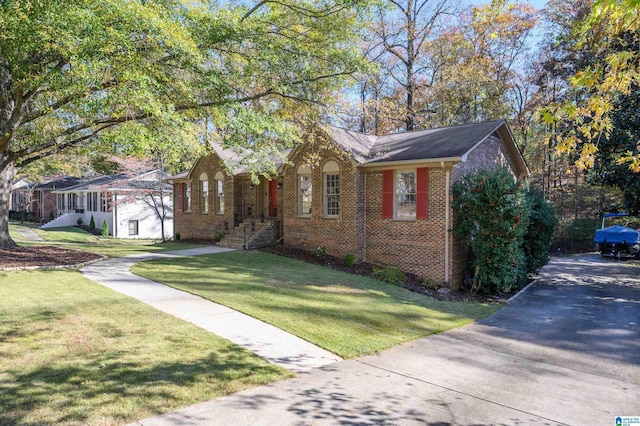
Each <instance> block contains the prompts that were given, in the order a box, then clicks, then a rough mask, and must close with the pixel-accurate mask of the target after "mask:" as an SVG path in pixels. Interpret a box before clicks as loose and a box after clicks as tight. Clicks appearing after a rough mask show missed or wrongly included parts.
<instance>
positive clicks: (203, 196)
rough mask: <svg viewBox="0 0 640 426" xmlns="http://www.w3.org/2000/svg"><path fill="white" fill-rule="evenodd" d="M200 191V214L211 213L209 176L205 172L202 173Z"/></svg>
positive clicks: (199, 182)
mask: <svg viewBox="0 0 640 426" xmlns="http://www.w3.org/2000/svg"><path fill="white" fill-rule="evenodd" d="M205 184H206V191H205ZM198 192H199V193H200V203H199V204H200V206H199V207H200V214H209V177H208V176H207V174H206V173H205V172H202V173H200V179H199V181H198Z"/></svg>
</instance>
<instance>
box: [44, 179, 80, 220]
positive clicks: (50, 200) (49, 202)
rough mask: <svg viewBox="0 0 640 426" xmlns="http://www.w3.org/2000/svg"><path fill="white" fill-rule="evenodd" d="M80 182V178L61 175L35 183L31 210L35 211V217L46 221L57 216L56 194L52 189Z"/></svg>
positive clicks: (58, 213)
mask: <svg viewBox="0 0 640 426" xmlns="http://www.w3.org/2000/svg"><path fill="white" fill-rule="evenodd" d="M80 182H82V180H81V179H80V178H77V177H75V176H62V177H57V178H52V179H48V180H46V181H45V182H43V183H40V184H37V185H36V186H35V188H34V191H33V199H34V202H33V206H34V207H33V212H34V213H36V215H37V218H39V219H40V221H41V222H46V221H48V220H49V219H50V218H51V217H53V218H56V217H58V216H59V215H60V212H58V209H57V206H56V195H55V194H54V193H53V191H55V190H60V189H64V188H68V187H70V186H73V185H77V184H78V183H80Z"/></svg>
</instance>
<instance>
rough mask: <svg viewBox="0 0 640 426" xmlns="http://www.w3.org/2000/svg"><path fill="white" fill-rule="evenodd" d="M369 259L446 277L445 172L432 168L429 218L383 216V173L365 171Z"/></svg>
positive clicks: (428, 275)
mask: <svg viewBox="0 0 640 426" xmlns="http://www.w3.org/2000/svg"><path fill="white" fill-rule="evenodd" d="M365 179H366V224H367V226H366V251H365V253H366V261H367V262H371V263H375V264H380V265H389V266H393V267H396V268H399V269H402V270H404V271H406V272H411V273H413V274H416V275H418V276H421V277H423V278H426V279H432V280H435V281H438V282H440V283H442V282H444V280H445V269H444V268H445V266H444V265H445V233H446V224H445V171H444V170H442V169H440V168H430V169H429V193H428V199H429V204H428V217H427V219H424V220H423V219H419V220H396V219H385V218H383V217H382V172H373V173H367V174H366V177H365Z"/></svg>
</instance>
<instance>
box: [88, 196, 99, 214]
mask: <svg viewBox="0 0 640 426" xmlns="http://www.w3.org/2000/svg"><path fill="white" fill-rule="evenodd" d="M87 211H90V212H97V211H98V193H97V192H89V193H88V194H87Z"/></svg>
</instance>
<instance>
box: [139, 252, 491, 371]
mask: <svg viewBox="0 0 640 426" xmlns="http://www.w3.org/2000/svg"><path fill="white" fill-rule="evenodd" d="M132 271H133V272H135V273H136V274H139V275H142V276H144V277H146V278H149V279H152V280H155V281H158V282H161V283H164V284H168V285H170V286H172V287H175V288H179V289H182V290H186V291H188V292H191V293H194V294H197V295H200V296H202V297H204V298H206V299H209V300H212V301H214V302H218V303H220V304H223V305H225V306H228V307H230V308H233V309H236V310H238V311H241V312H244V313H246V314H248V315H251V316H253V317H255V318H258V319H261V320H263V321H265V322H267V323H270V324H273V325H275V326H276V327H279V328H281V329H283V330H286V331H288V332H290V333H293V334H295V335H297V336H299V337H302V338H303V339H306V340H308V341H310V342H312V343H315V344H317V345H318V346H321V347H323V348H325V349H327V350H329V351H331V352H333V353H335V354H338V355H340V356H342V357H345V358H352V357H356V356H361V355H367V354H372V353H375V352H378V351H380V350H383V349H387V348H389V347H392V346H394V345H397V344H399V343H403V342H407V341H410V340H414V339H417V338H419V337H423V336H427V335H429V334H433V333H439V332H442V331H445V330H448V329H451V328H454V327H459V326H462V325H464V324H468V323H470V322H472V321H474V320H476V319H479V318H482V317H485V316H488V315H490V314H492V313H493V312H495V311H496V310H497V309H498V308H499V305H497V304H479V303H476V304H473V303H454V302H441V301H438V300H435V299H433V298H430V297H428V296H425V295H422V294H418V293H414V292H410V291H408V290H406V289H404V288H401V287H397V286H393V285H391V284H386V283H382V282H380V281H377V280H374V279H372V278H367V277H362V276H358V275H351V274H347V273H344V272H340V271H336V270H333V269H330V268H326V267H321V266H316V265H310V264H307V263H304V262H301V261H298V260H294V259H289V258H285V257H280V256H276V255H273V254H268V253H262V252H240V251H238V252H226V253H218V254H214V255H205V256H197V257H190V258H178V259H164V260H153V261H150V262H143V263H139V264H137V265H135V266H134V267H133V268H132Z"/></svg>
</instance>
